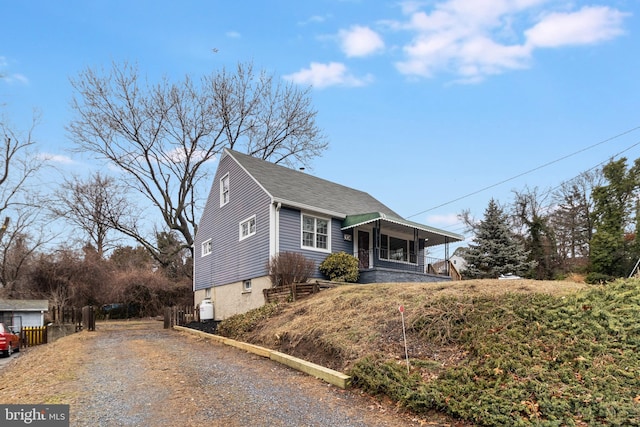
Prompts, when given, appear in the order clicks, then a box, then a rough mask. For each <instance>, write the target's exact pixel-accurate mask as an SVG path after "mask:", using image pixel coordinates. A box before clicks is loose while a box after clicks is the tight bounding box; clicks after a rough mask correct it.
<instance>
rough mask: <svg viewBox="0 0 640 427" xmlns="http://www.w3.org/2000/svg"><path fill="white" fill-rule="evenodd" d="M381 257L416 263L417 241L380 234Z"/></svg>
mask: <svg viewBox="0 0 640 427" xmlns="http://www.w3.org/2000/svg"><path fill="white" fill-rule="evenodd" d="M380 259H387V260H390V261H404V262H412V263H414V264H415V263H416V261H417V257H416V251H415V242H414V241H413V240H406V239H402V238H399V237H394V236H389V235H386V234H381V235H380Z"/></svg>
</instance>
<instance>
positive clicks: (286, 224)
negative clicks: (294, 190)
mask: <svg viewBox="0 0 640 427" xmlns="http://www.w3.org/2000/svg"><path fill="white" fill-rule="evenodd" d="M305 213H306V214H308V215H312V216H318V217H321V218H326V216H324V215H321V214H317V215H316V214H313V213H311V212H305ZM300 215H301V212H300V211H299V210H296V209H289V208H284V207H283V208H282V209H281V210H280V224H279V229H280V252H299V253H301V254H303V255H304V256H305V257H306V258H308V259H310V260H313V261H314V262H315V264H316V270H315V273H314V275H313V277H316V278H322V277H323V276H322V274H321V273H320V270H319V269H318V268H319V266H320V263H321V262H322V261H324V260H325V258H326V257H327V256H328V255H329V252H323V251H314V250H309V249H305V248H303V247H302V229H301V227H302V225H301V224H302V221H301V217H300ZM341 226H342V220H339V219H336V218H332V219H331V252H341V251H342V252H346V253H348V254H353V239H352V241H347V240H344V236H343V232H342V231H341V230H340V228H341Z"/></svg>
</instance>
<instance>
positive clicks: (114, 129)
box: [68, 63, 327, 257]
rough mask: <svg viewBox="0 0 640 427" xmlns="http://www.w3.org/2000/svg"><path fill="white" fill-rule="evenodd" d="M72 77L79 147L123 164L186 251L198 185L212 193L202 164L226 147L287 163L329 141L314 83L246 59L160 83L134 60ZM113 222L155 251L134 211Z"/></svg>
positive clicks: (319, 150)
mask: <svg viewBox="0 0 640 427" xmlns="http://www.w3.org/2000/svg"><path fill="white" fill-rule="evenodd" d="M71 83H72V86H73V88H74V90H75V95H74V98H73V100H72V104H71V106H72V108H73V110H74V111H75V113H76V117H75V118H74V120H73V121H72V122H71V123H70V124H69V126H68V131H69V132H70V135H71V137H72V139H73V140H74V141H75V143H76V144H77V148H78V149H79V150H81V151H85V152H89V153H93V154H95V155H96V156H97V157H98V158H101V159H104V160H106V161H108V162H110V163H111V164H113V165H115V166H116V167H118V168H119V169H120V170H122V171H123V172H124V177H125V179H126V182H127V183H128V184H129V185H130V186H131V187H133V188H134V189H135V190H137V191H139V192H140V194H142V195H143V196H144V197H145V198H146V199H147V200H148V201H149V202H150V204H151V205H152V206H153V207H154V209H156V211H157V212H158V213H160V215H161V217H162V219H163V222H164V224H165V225H166V227H167V228H168V229H169V230H175V231H177V232H178V233H180V235H181V237H182V238H183V239H184V245H185V247H186V248H188V249H189V250H190V251H192V250H193V249H192V244H193V237H194V235H195V233H196V232H197V222H196V214H197V213H198V210H199V209H200V208H201V204H202V201H203V199H201V196H200V194H199V192H198V190H205V191H208V188H201V184H202V183H203V180H204V179H205V178H207V172H208V170H207V164H208V162H210V161H211V160H213V159H215V158H216V156H217V155H218V154H219V153H220V152H221V151H222V149H223V148H224V147H229V148H232V149H235V150H239V151H244V152H247V153H249V154H250V155H252V156H256V157H259V158H262V159H265V160H270V161H273V162H274V163H282V164H285V165H289V166H294V165H300V164H306V163H307V162H308V161H309V160H310V159H312V158H313V157H315V156H318V155H319V154H321V153H322V152H323V151H324V150H325V149H326V147H327V142H326V140H325V137H324V135H323V134H322V133H321V131H320V130H319V128H318V126H317V125H316V122H315V118H316V114H317V113H316V111H315V110H314V109H313V108H312V106H311V101H310V89H306V90H299V89H298V88H296V87H295V86H293V85H292V84H283V83H281V82H279V81H276V80H275V78H274V77H273V76H272V75H269V74H267V73H265V72H260V73H255V72H254V70H253V66H252V64H238V66H237V68H236V70H235V72H229V71H227V70H225V69H223V70H222V71H220V72H217V73H213V74H211V75H207V76H204V77H202V78H201V79H200V80H199V81H197V82H196V81H194V80H193V79H192V78H190V77H186V78H185V79H184V80H183V81H181V82H179V83H171V82H170V81H168V79H167V78H165V79H163V80H161V81H160V82H159V83H157V84H150V83H148V82H146V81H143V78H142V77H141V76H140V74H139V72H138V69H137V67H136V66H132V65H130V64H127V63H124V64H122V65H118V64H113V65H112V68H111V70H110V71H109V72H104V71H102V72H101V73H98V72H96V71H95V70H92V69H90V68H88V69H86V70H85V71H83V72H82V73H81V74H80V75H79V76H78V78H76V79H73V80H72V82H71ZM114 225H115V226H116V228H117V229H118V230H119V231H121V232H123V233H125V234H126V235H128V236H130V237H133V238H135V239H136V240H137V241H138V243H140V244H141V245H143V246H144V247H146V248H147V249H149V250H150V251H152V253H153V254H154V256H156V257H157V255H158V250H157V247H156V246H155V244H154V241H153V235H152V234H151V233H150V232H149V231H147V232H146V233H145V232H144V231H143V226H144V224H142V223H141V222H140V221H139V220H138V219H136V218H131V217H130V218H128V221H124V218H121V220H120V221H119V222H118V223H117V224H114Z"/></svg>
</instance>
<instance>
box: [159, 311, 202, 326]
mask: <svg viewBox="0 0 640 427" xmlns="http://www.w3.org/2000/svg"><path fill="white" fill-rule="evenodd" d="M199 321H200V310H196V308H195V307H191V306H184V307H177V306H174V307H165V308H164V328H165V329H170V328H172V327H174V326H184V325H187V324H189V323H191V322H199Z"/></svg>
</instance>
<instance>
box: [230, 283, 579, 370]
mask: <svg viewBox="0 0 640 427" xmlns="http://www.w3.org/2000/svg"><path fill="white" fill-rule="evenodd" d="M585 286H586V285H585V284H584V283H577V282H574V281H536V280H525V279H518V280H467V281H461V282H447V283H442V282H440V283H394V284H373V285H345V286H339V287H337V288H334V289H331V290H328V291H323V292H321V293H320V294H318V295H314V296H313V297H311V298H308V299H305V300H302V301H298V302H295V303H292V304H290V305H289V306H287V307H286V308H285V309H284V310H282V311H281V313H280V314H278V315H276V316H274V317H272V318H270V319H269V320H268V321H267V322H264V323H262V324H260V325H259V326H258V327H257V328H255V329H254V330H253V331H251V332H250V333H246V334H243V335H241V336H237V338H241V339H245V340H247V341H250V342H253V343H257V344H261V345H264V346H266V347H270V348H276V349H279V350H282V351H285V352H288V353H290V354H294V355H296V356H299V357H303V358H308V359H310V360H313V361H314V362H316V363H321V364H324V365H326V366H329V367H331V368H334V369H340V370H345V369H348V368H349V367H350V366H351V365H352V364H353V363H354V362H355V361H356V360H358V359H360V358H361V357H364V356H366V355H370V354H379V353H382V354H384V355H386V356H391V357H401V356H402V355H403V352H404V349H403V342H402V318H401V315H400V313H399V310H398V308H399V306H400V305H402V306H404V309H405V313H404V314H405V322H406V325H407V326H408V327H409V329H410V325H411V324H412V322H413V321H414V320H415V319H417V318H418V317H419V315H420V314H421V313H422V312H421V310H424V307H425V306H428V305H429V304H430V302H431V301H434V300H437V299H438V298H440V297H469V296H474V295H481V294H489V295H500V294H506V293H533V292H537V293H547V294H553V295H563V294H568V293H572V292H575V291H577V290H579V289H582V288H584V287H585ZM409 335H410V336H411V333H410V331H409ZM411 345H412V348H411V351H412V352H413V354H414V356H421V355H422V354H423V353H424V352H425V351H431V352H432V353H433V349H431V350H428V349H425V348H421V344H420V342H419V340H413V343H412V344H411ZM438 352H439V354H440V357H441V358H442V357H447V358H449V357H453V358H455V357H456V356H455V349H453V350H452V349H448V348H444V347H443V348H440V349H438ZM452 352H453V353H452ZM445 355H446V356H445ZM432 356H433V355H432Z"/></svg>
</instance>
